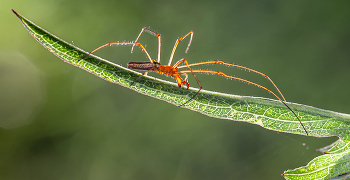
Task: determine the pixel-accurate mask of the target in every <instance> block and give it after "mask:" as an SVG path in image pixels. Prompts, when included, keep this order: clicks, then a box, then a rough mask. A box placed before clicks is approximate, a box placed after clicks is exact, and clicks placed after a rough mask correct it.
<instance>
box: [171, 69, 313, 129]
mask: <svg viewBox="0 0 350 180" xmlns="http://www.w3.org/2000/svg"><path fill="white" fill-rule="evenodd" d="M188 68H190V65H188ZM190 72H191V73H208V74H216V75H220V76H224V77H226V78H230V79H236V80H239V81H242V82H246V83H248V84H252V85H254V86H257V87H258V88H261V89H264V90H265V91H267V92H269V93H271V94H272V95H274V96H275V97H276V98H277V99H278V100H279V101H281V102H282V103H283V104H284V105H285V106H286V107H287V108H288V109H289V110H290V111H291V112H292V113H293V115H294V116H295V117H296V118H297V119H298V121H299V123H300V124H301V126H302V127H303V129H304V131H305V133H306V135H309V133H308V132H307V131H306V128H305V126H304V124H303V123H302V122H301V120H300V119H299V117H298V116H297V115H296V114H295V112H294V111H293V110H292V109H291V108H290V107H289V106H288V105H287V104H286V102H285V101H282V99H281V98H279V97H278V96H277V95H276V94H275V93H274V92H273V91H271V90H270V89H268V88H266V87H265V86H262V85H260V84H257V83H254V82H251V81H248V80H246V79H242V78H239V77H234V76H229V75H227V74H225V73H223V72H219V71H212V70H192V69H191V70H182V71H178V73H190ZM196 79H197V78H196ZM198 93H199V91H198V92H197V94H198ZM197 94H196V95H197ZM191 99H193V97H192V98H191ZM186 103H187V102H186Z"/></svg>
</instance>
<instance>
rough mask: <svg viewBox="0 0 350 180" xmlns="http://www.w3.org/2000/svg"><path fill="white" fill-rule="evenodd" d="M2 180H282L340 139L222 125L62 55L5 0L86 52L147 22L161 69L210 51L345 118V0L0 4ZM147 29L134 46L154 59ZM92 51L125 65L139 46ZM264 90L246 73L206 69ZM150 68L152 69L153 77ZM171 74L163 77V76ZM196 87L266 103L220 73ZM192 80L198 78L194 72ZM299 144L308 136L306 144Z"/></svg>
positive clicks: (138, 56)
mask: <svg viewBox="0 0 350 180" xmlns="http://www.w3.org/2000/svg"><path fill="white" fill-rule="evenodd" d="M0 4H1V5H0V20H1V21H0V22H1V28H0V39H1V41H0V83H1V85H0V87H1V88H0V116H1V117H0V126H1V128H0V179H4V180H23V179H36V180H41V179H42V180H46V179H57V180H60V179H72V180H73V179H74V180H75V179H89V180H95V179H104V180H105V179H106V180H108V179H123V180H124V179H125V180H136V179H139V180H141V179H142V180H146V179H152V180H154V179H161V180H164V179H171V180H194V179H201V180H204V179H208V180H209V179H210V180H211V179H283V177H281V176H280V174H281V173H283V171H284V170H286V169H291V168H296V167H299V166H303V165H306V164H307V162H309V161H310V160H311V159H313V158H314V157H315V156H318V155H320V154H321V153H318V152H316V151H315V150H316V149H317V148H320V147H323V146H326V145H329V144H330V143H332V142H333V141H335V140H336V139H337V138H335V137H333V138H314V137H305V136H299V135H293V134H285V133H278V132H274V131H269V130H266V129H263V128H261V127H260V126H257V125H252V124H248V123H243V122H234V121H230V120H219V119H214V118H211V117H207V116H204V115H202V114H200V113H197V112H193V111H190V110H187V109H182V108H178V107H176V106H173V105H171V104H168V103H166V102H163V101H159V100H157V99H153V98H150V97H147V96H143V95H141V94H138V93H136V92H134V91H131V90H129V89H127V88H124V87H121V86H118V85H115V84H111V83H109V82H106V81H103V80H101V79H100V78H98V77H95V76H93V75H91V74H89V73H87V72H85V71H83V70H81V69H78V68H76V67H73V66H71V65H69V64H67V63H64V62H63V61H61V60H60V59H58V58H57V57H56V56H54V55H52V54H51V53H50V52H49V51H47V50H46V49H44V48H43V47H42V46H41V45H40V44H39V43H37V42H36V41H35V40H34V39H33V38H32V37H31V36H30V35H29V34H28V32H27V31H26V30H25V29H24V27H23V26H22V24H21V23H20V22H19V20H18V19H17V18H16V17H15V15H14V14H13V13H12V12H11V10H10V9H11V8H13V9H14V10H16V11H17V12H18V13H20V14H21V15H23V16H24V17H26V18H28V19H30V20H31V21H33V22H34V23H36V24H37V25H39V26H41V27H43V28H44V29H46V30H48V31H49V32H51V33H53V34H55V35H57V36H58V37H60V38H62V39H64V40H65V41H67V42H73V43H74V44H75V45H76V46H78V47H80V48H83V49H85V50H86V51H91V50H93V49H95V48H96V47H98V46H100V45H102V44H104V43H107V42H110V41H124V40H125V41H133V40H135V38H136V37H137V35H138V33H139V32H140V30H141V28H142V27H144V26H146V27H149V28H151V29H153V30H155V31H157V32H159V33H161V34H162V62H163V63H164V64H167V60H168V58H169V56H170V52H171V49H172V47H173V45H174V42H175V40H176V38H178V37H180V36H183V35H185V34H186V33H188V32H189V31H191V30H194V31H195V33H194V38H193V42H192V46H191V47H190V49H189V52H188V53H187V54H185V53H184V50H185V48H186V45H187V43H188V40H187V41H184V42H183V43H182V44H180V46H179V49H178V51H177V53H176V55H175V60H177V59H180V58H186V59H187V60H188V61H189V62H200V61H206V60H213V59H220V60H224V61H226V62H230V63H235V64H239V65H243V66H246V67H250V68H253V69H256V70H259V71H261V72H264V73H266V74H268V75H269V76H270V77H271V78H272V79H273V80H274V82H275V83H276V84H277V86H278V87H279V88H280V90H281V91H282V92H283V93H284V96H285V97H286V99H287V101H290V102H296V103H301V104H306V105H310V106H315V107H319V108H322V109H329V110H333V111H337V112H343V113H350V110H349V108H350V105H349V104H350V103H349V102H348V101H349V99H350V97H349V96H348V93H349V92H350V84H349V82H348V79H349V77H350V71H349V69H350V61H349V57H350V21H349V18H350V11H349V9H350V1H336V2H335V1H332V2H331V1H319V0H317V1H316V0H314V1H307V2H304V1H301V0H300V1H270V0H266V1H182V0H179V1H144V0H143V1H142V0H131V1H125V0H124V1H120V0H116V1H106V0H100V1H96V0H85V1H74V0H70V1H68V0H55V1H51V0H49V1H48V0H31V1H26V0H13V1H4V0H0ZM156 39H157V38H156V37H154V36H152V35H149V34H147V33H146V34H144V35H143V36H142V37H141V39H140V42H142V43H143V44H145V45H147V47H146V48H147V49H148V50H149V52H150V53H151V56H153V57H154V58H156V55H157V40H156ZM130 48H131V47H130V46H119V47H109V48H105V49H102V50H100V51H99V52H97V53H96V55H99V56H101V57H103V58H105V59H108V60H110V61H113V62H114V63H117V64H121V65H124V66H126V64H127V62H129V61H147V59H146V58H145V55H144V54H143V53H142V52H141V51H140V50H139V48H136V50H135V52H134V53H133V54H130ZM209 68H210V69H215V70H220V71H225V72H226V73H228V74H231V75H236V76H239V77H243V78H247V79H249V80H252V81H255V82H257V83H259V84H262V85H264V86H267V87H269V88H272V87H271V84H270V83H269V82H268V81H267V80H266V79H264V78H263V77H260V76H258V75H256V74H253V73H249V72H246V71H242V70H239V69H236V68H228V67H222V66H204V69H209ZM149 75H154V76H156V77H161V76H157V75H155V74H154V73H149ZM161 78H163V79H167V80H169V81H173V80H172V79H170V78H166V77H161ZM198 78H199V79H200V81H201V83H202V85H203V87H204V89H207V90H213V91H219V92H226V93H231V94H237V95H249V96H260V97H269V98H274V97H273V96H272V95H271V94H269V93H267V92H265V91H264V90H261V89H259V88H256V87H254V86H252V85H247V84H245V83H241V82H238V81H234V80H228V79H225V78H223V77H220V76H208V75H198ZM190 81H191V82H192V83H191V84H192V85H194V86H195V85H196V83H195V81H194V80H193V79H190ZM303 143H305V145H303Z"/></svg>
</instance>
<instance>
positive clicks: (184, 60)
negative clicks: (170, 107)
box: [173, 59, 202, 107]
mask: <svg viewBox="0 0 350 180" xmlns="http://www.w3.org/2000/svg"><path fill="white" fill-rule="evenodd" d="M181 63H185V64H186V66H187V67H188V69H189V70H187V71H188V72H184V71H178V73H181V74H187V73H192V75H193V77H194V78H195V79H196V81H197V84H198V86H199V90H198V91H197V92H196V94H194V95H193V96H192V97H191V98H190V99H189V100H187V101H186V102H185V103H183V104H181V105H180V106H179V107H181V106H183V105H185V104H187V103H188V102H190V101H191V100H192V99H193V98H194V97H196V96H197V95H198V93H199V92H200V91H201V90H202V85H201V83H200V82H199V80H198V78H197V76H196V75H195V74H194V71H193V70H192V69H191V67H190V66H189V64H188V61H187V60H186V59H181V60H179V61H178V62H176V64H175V65H174V66H173V69H174V68H176V67H177V66H178V65H179V64H181ZM185 80H186V81H188V75H186V78H185ZM186 85H187V89H188V88H189V86H190V84H186Z"/></svg>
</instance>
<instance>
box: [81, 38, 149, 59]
mask: <svg viewBox="0 0 350 180" xmlns="http://www.w3.org/2000/svg"><path fill="white" fill-rule="evenodd" d="M112 45H133V46H139V47H140V48H141V49H142V51H143V52H145V54H146V56H147V58H148V59H149V60H150V61H151V62H152V63H153V61H152V58H151V56H150V55H149V54H148V52H147V50H146V48H145V47H144V46H143V45H142V44H141V43H138V42H109V43H107V44H104V45H102V46H100V47H98V48H96V49H94V50H93V51H91V52H90V53H88V54H86V55H85V56H83V57H82V58H80V59H79V60H81V59H84V58H86V57H87V56H89V55H90V54H93V53H94V52H96V51H98V50H100V49H102V48H104V47H106V46H112Z"/></svg>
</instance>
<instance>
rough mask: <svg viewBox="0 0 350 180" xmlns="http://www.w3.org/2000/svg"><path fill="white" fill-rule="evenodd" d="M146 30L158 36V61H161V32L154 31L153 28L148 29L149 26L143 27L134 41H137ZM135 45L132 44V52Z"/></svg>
mask: <svg viewBox="0 0 350 180" xmlns="http://www.w3.org/2000/svg"><path fill="white" fill-rule="evenodd" d="M144 31H146V32H148V33H150V34H152V35H154V36H158V59H157V62H160V52H161V50H160V48H161V38H160V34H159V33H156V32H154V31H152V30H150V29H148V28H146V27H143V28H142V29H141V32H140V34H139V35H138V36H137V38H136V40H135V41H134V43H136V42H137V41H138V40H139V38H140V36H141V34H142V33H143V32H144ZM134 47H135V44H134V45H133V46H132V48H131V53H132V52H133V51H134Z"/></svg>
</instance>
